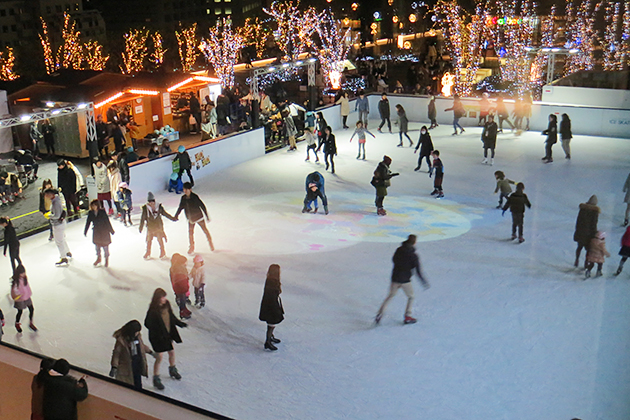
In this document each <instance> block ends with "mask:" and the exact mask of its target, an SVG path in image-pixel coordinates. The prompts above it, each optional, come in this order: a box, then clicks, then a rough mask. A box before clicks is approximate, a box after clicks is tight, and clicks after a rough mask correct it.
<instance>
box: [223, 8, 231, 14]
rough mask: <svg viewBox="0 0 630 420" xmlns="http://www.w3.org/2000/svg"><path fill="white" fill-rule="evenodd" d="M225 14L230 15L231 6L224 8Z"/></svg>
mask: <svg viewBox="0 0 630 420" xmlns="http://www.w3.org/2000/svg"><path fill="white" fill-rule="evenodd" d="M225 14H226V15H231V14H232V8H231V7H226V8H225Z"/></svg>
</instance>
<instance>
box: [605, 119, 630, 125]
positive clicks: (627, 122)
mask: <svg viewBox="0 0 630 420" xmlns="http://www.w3.org/2000/svg"><path fill="white" fill-rule="evenodd" d="M608 122H609V123H610V124H612V125H630V120H616V119H614V118H613V119H610V120H609V121H608Z"/></svg>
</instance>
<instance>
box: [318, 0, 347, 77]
mask: <svg viewBox="0 0 630 420" xmlns="http://www.w3.org/2000/svg"><path fill="white" fill-rule="evenodd" d="M350 30H351V28H347V29H346V30H345V31H344V30H343V26H342V23H341V22H340V21H337V20H335V16H334V15H333V14H332V12H328V13H327V14H326V15H325V17H324V18H323V19H322V20H321V23H320V25H319V26H318V27H317V33H318V34H319V39H320V42H321V48H319V49H318V57H319V62H320V64H321V66H322V71H323V72H324V75H325V76H326V78H327V79H328V82H329V83H330V85H331V86H332V88H333V89H339V88H340V87H341V72H342V70H343V62H344V61H345V59H346V57H347V56H348V51H349V48H348V44H347V42H346V40H347V38H348V34H349V33H350Z"/></svg>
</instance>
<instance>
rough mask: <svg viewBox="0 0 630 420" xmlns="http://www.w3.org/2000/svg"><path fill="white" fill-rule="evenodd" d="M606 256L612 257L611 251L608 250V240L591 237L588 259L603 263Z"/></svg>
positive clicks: (587, 253)
mask: <svg viewBox="0 0 630 420" xmlns="http://www.w3.org/2000/svg"><path fill="white" fill-rule="evenodd" d="M606 257H610V253H609V252H608V250H606V240H605V239H600V238H593V239H591V243H590V245H589V247H588V251H587V252H586V261H588V262H592V263H598V264H603V263H604V260H605V259H606Z"/></svg>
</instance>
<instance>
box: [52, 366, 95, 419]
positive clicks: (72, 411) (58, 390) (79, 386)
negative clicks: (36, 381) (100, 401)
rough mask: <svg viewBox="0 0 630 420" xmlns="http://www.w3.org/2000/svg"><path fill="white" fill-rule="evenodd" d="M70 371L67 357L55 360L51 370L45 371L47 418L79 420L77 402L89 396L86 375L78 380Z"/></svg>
mask: <svg viewBox="0 0 630 420" xmlns="http://www.w3.org/2000/svg"><path fill="white" fill-rule="evenodd" d="M69 372H70V364H69V363H68V361H67V360H65V359H59V360H57V361H55V363H54V365H53V367H52V369H51V370H49V371H48V372H43V374H42V376H41V381H42V383H43V385H44V400H43V404H42V412H43V414H44V419H45V420H77V418H78V414H77V402H79V401H83V400H85V399H86V398H87V397H88V386H87V383H86V382H85V377H82V378H81V379H79V380H76V379H75V378H74V377H72V376H70V375H68V373H69Z"/></svg>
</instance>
